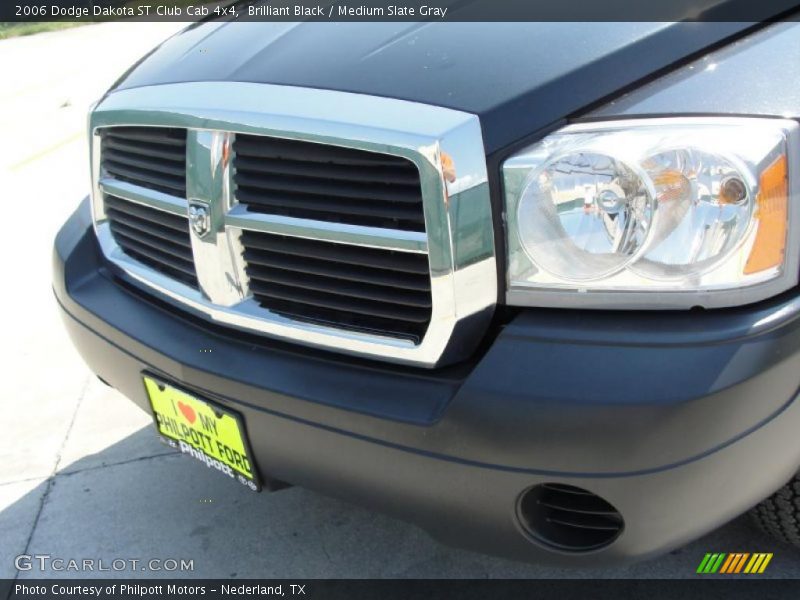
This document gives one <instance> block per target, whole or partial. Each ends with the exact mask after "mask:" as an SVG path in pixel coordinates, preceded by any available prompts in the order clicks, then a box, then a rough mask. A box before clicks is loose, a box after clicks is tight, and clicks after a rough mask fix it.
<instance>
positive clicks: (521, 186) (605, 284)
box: [502, 117, 800, 310]
mask: <svg viewBox="0 0 800 600" xmlns="http://www.w3.org/2000/svg"><path fill="white" fill-rule="evenodd" d="M715 127H723V128H728V129H730V128H736V127H740V128H742V130H743V131H747V130H749V131H753V130H754V128H763V129H764V130H765V131H769V132H779V133H780V135H782V136H783V142H782V147H783V152H784V154H785V156H786V160H787V168H788V200H787V201H788V215H787V219H788V223H787V239H786V245H785V255H784V262H783V264H782V266H781V268H780V269H778V270H776V272H771V273H769V274H766V273H765V274H763V275H761V276H757V277H750V278H749V279H748V280H747V281H746V282H745V283H744V284H743V283H742V282H741V281H735V282H730V283H727V284H721V285H720V284H719V282H717V284H715V285H698V286H696V287H693V288H684V289H671V288H670V286H669V285H666V284H663V283H661V282H659V284H658V285H656V284H653V285H647V284H646V282H645V283H642V284H641V285H638V286H627V287H625V286H620V285H619V279H618V280H617V281H616V282H612V283H611V284H609V281H608V278H605V279H604V278H600V279H599V280H591V281H576V280H572V281H570V280H568V279H565V278H563V277H560V276H559V275H557V274H554V273H552V272H548V271H547V269H545V268H544V267H543V265H542V264H537V262H536V259H535V258H534V257H532V255H531V254H530V253H529V252H528V251H527V250H526V249H525V243H523V240H522V238H523V235H524V234H523V233H522V232H521V231H520V217H519V205H520V201H521V200H522V197H523V194H524V193H525V191H526V188H527V186H528V184H529V183H530V182H531V178H532V177H534V176H536V175H537V173H541V172H542V171H543V169H544V168H545V167H546V166H547V165H549V164H551V163H552V162H553V159H554V158H555V157H556V156H557V155H558V151H559V148H558V145H559V140H561V142H562V146H563V140H564V139H566V138H565V136H580V135H583V136H584V137H586V135H587V134H598V135H600V136H601V137H602V135H603V134H611V133H614V132H616V133H617V134H620V132H624V133H626V134H627V133H631V134H632V135H635V134H636V132H646V131H651V132H652V131H653V130H654V129H655V130H658V128H664V131H665V132H669V131H673V130H679V129H681V128H683V129H684V130H688V129H691V128H697V129H699V130H702V129H703V128H711V129H712V130H713V128H715ZM642 135H643V134H642ZM576 139H577V137H576ZM712 145H713V144H712ZM578 148H580V146H578ZM734 160H735V157H734ZM757 175H758V174H756V180H755V181H754V180H753V177H747V178H746V179H748V181H747V185H748V186H751V187H752V192H753V195H755V194H757V192H758V189H757V187H758V181H757ZM502 177H503V185H504V200H503V201H504V224H505V229H506V236H505V239H506V256H507V267H506V286H507V287H506V301H507V303H508V304H510V305H515V306H537V307H557V308H595V309H677V310H680V309H689V308H694V307H698V306H699V307H704V308H719V307H730V306H739V305H744V304H749V303H753V302H757V301H760V300H764V299H766V298H769V297H772V296H775V295H777V294H779V293H781V292H783V291H785V290H788V289H790V288H792V287H794V286H796V285H797V284H798V276H799V275H800V204H799V203H800V124H798V123H797V122H796V121H793V120H788V119H775V118H758V117H746V118H739V117H659V118H647V119H626V120H613V121H597V122H585V123H576V124H571V125H568V126H566V127H564V128H562V129H559V130H557V131H555V132H553V133H551V134H550V135H548V136H546V137H545V138H543V139H542V140H540V141H538V142H536V143H534V144H532V145H530V146H528V147H526V148H524V149H523V150H521V151H519V152H517V153H516V154H514V155H513V156H511V157H510V158H508V159H507V160H506V161H505V162H504V163H503V166H502ZM751 202H755V201H754V200H753V199H752V198H751ZM715 268H716V267H715Z"/></svg>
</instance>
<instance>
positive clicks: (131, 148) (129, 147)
mask: <svg viewBox="0 0 800 600" xmlns="http://www.w3.org/2000/svg"><path fill="white" fill-rule="evenodd" d="M103 148H104V149H105V151H106V152H107V151H108V150H117V151H119V152H127V153H129V154H133V155H141V156H150V157H153V158H163V159H164V160H169V161H172V162H175V163H180V164H183V163H185V162H186V151H185V148H177V149H176V148H172V147H163V146H158V145H154V144H147V143H141V142H136V141H134V140H129V139H118V138H115V137H113V136H111V135H107V136H105V137H104V138H103Z"/></svg>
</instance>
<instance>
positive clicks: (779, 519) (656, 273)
mask: <svg viewBox="0 0 800 600" xmlns="http://www.w3.org/2000/svg"><path fill="white" fill-rule="evenodd" d="M798 56H800V24H798V23H796V22H793V21H792V20H787V21H783V22H770V23H761V24H753V23H749V24H748V23H738V22H737V23H724V22H693V23H687V22H678V23H662V22H659V23H643V22H629V23H522V22H520V23H469V22H462V23H451V22H443V23H430V22H427V23H376V22H372V23H366V22H362V23H358V22H340V23H320V22H304V23H299V24H298V23H291V24H290V23H275V22H273V23H265V22H262V23H257V22H252V23H247V22H215V21H211V20H209V21H204V22H200V23H195V24H193V25H191V26H189V27H188V28H187V29H185V30H184V31H182V32H181V33H179V34H176V35H175V36H173V37H172V38H170V39H169V40H167V41H166V42H165V43H163V44H162V45H161V46H160V47H158V48H156V49H155V50H153V51H152V52H151V53H150V54H149V55H147V56H146V57H145V58H143V59H142V60H141V61H140V62H138V63H137V64H136V65H134V66H133V67H132V68H131V69H130V70H129V71H128V72H126V73H125V74H124V75H123V76H122V77H121V78H120V79H119V80H118V81H117V82H116V83H115V85H114V86H113V87H112V88H111V89H110V90H109V91H108V92H107V93H106V94H105V95H104V96H103V97H102V98H101V99H100V100H99V101H98V102H97V103H96V105H94V106H93V108H92V110H91V113H90V115H89V119H88V143H89V147H90V162H91V164H90V170H91V190H90V191H91V193H90V194H89V196H88V197H87V198H86V199H84V200H83V202H82V203H81V204H80V206H79V207H78V208H77V210H76V211H75V212H74V214H73V215H72V216H71V218H70V219H69V220H68V221H67V222H66V224H65V225H64V226H63V229H62V230H61V231H60V232H59V234H58V236H57V238H56V240H55V249H54V257H53V261H54V279H53V282H54V283H53V287H54V292H55V296H56V299H57V301H58V305H59V307H60V310H61V312H62V314H63V320H64V323H65V326H66V328H67V330H68V331H69V334H70V336H71V339H72V340H73V342H74V344H75V346H76V347H77V349H78V350H79V352H80V353H81V355H82V356H83V358H84V359H85V361H86V363H87V364H88V365H89V367H90V368H91V369H92V371H93V372H94V373H96V374H97V376H98V377H99V378H100V379H101V380H102V381H103V382H105V383H107V384H108V385H110V386H113V387H114V388H116V389H117V390H119V391H120V392H121V393H122V394H124V395H125V396H127V397H128V398H130V399H131V400H133V401H134V402H135V403H137V404H138V405H139V406H141V407H142V408H143V409H144V410H146V411H148V412H149V413H151V414H152V415H153V418H154V427H155V429H156V430H157V432H158V435H160V436H161V437H162V438H163V439H164V440H165V441H166V442H167V443H168V444H169V445H170V446H172V447H173V448H175V449H176V450H177V451H179V452H182V453H184V454H186V455H187V456H189V457H192V458H194V459H196V460H199V461H202V463H203V464H204V465H205V466H206V467H207V468H209V469H213V470H215V471H218V472H219V476H220V477H225V478H228V479H230V481H231V485H232V486H236V485H242V486H245V487H246V488H250V489H252V490H254V491H258V490H262V489H263V490H277V489H279V488H281V487H284V486H286V485H289V484H291V485H299V486H305V487H307V488H310V489H313V490H318V491H319V492H321V493H325V494H330V495H333V496H337V497H339V498H343V499H346V500H348V501H351V502H353V503H358V504H361V505H364V506H367V507H370V508H373V509H375V510H378V511H383V512H385V513H388V514H391V515H394V516H396V517H398V518H401V519H405V520H407V521H410V522H412V523H415V524H417V525H418V526H420V527H422V528H424V529H425V530H427V531H428V532H429V533H430V534H431V535H432V536H434V537H435V538H437V539H439V540H441V541H443V542H445V543H448V544H453V545H457V546H460V547H463V548H469V549H473V550H477V551H480V552H484V553H489V554H494V555H499V556H505V557H510V558H514V559H518V560H524V561H532V562H545V563H554V564H561V565H569V566H575V567H586V566H598V565H612V564H624V563H629V562H632V561H637V560H642V559H645V558H648V557H651V556H656V555H659V554H661V553H665V552H667V551H670V550H671V549H674V548H677V547H680V546H682V545H684V544H686V543H687V542H689V541H691V540H693V539H696V538H698V537H699V536H701V535H703V534H705V533H707V532H709V531H711V530H713V529H715V528H717V527H719V526H721V525H722V524H724V523H726V522H727V521H729V520H731V519H733V518H735V517H737V516H739V515H741V514H744V513H746V512H747V511H750V510H752V514H753V515H754V518H755V521H756V522H757V523H758V524H759V525H760V526H761V527H762V528H763V529H764V530H766V531H767V532H769V533H771V534H773V535H774V536H775V537H776V538H778V539H780V540H783V541H784V542H788V543H790V544H794V545H800V479H798V469H800V435H798V432H800V402H798V400H797V395H798V388H799V387H800V288H798V276H800V122H798V119H800V61H798V60H797V57H798Z"/></svg>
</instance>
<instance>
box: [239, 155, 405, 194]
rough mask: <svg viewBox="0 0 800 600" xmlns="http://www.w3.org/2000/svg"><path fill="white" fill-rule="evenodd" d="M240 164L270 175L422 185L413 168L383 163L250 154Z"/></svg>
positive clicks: (255, 171) (253, 171)
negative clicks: (332, 162) (365, 165)
mask: <svg viewBox="0 0 800 600" xmlns="http://www.w3.org/2000/svg"><path fill="white" fill-rule="evenodd" d="M236 164H237V165H238V167H239V168H240V169H241V170H242V171H244V172H248V173H254V174H259V175H262V174H263V175H266V176H270V175H298V176H300V177H308V178H310V179H323V180H325V179H334V180H343V181H351V182H361V183H379V184H394V185H399V186H409V187H413V188H414V189H419V175H418V174H417V172H416V171H415V170H413V169H397V168H392V167H380V166H377V167H372V168H370V169H364V168H362V167H360V166H358V165H344V164H338V165H328V164H325V163H318V162H317V163H315V162H312V161H303V160H288V159H286V160H282V159H270V158H249V157H247V156H238V157H237V159H236Z"/></svg>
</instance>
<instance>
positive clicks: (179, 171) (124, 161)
mask: <svg viewBox="0 0 800 600" xmlns="http://www.w3.org/2000/svg"><path fill="white" fill-rule="evenodd" d="M105 160H106V161H107V162H110V163H115V164H120V165H122V166H123V167H134V168H137V169H150V170H151V171H158V172H159V173H163V174H164V175H168V176H171V177H178V178H182V177H185V169H184V168H183V167H182V166H180V165H172V164H170V163H169V162H164V161H156V160H150V159H147V158H141V157H139V156H137V155H132V156H131V155H128V154H125V153H122V152H118V151H116V150H111V149H108V150H106V154H105Z"/></svg>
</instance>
